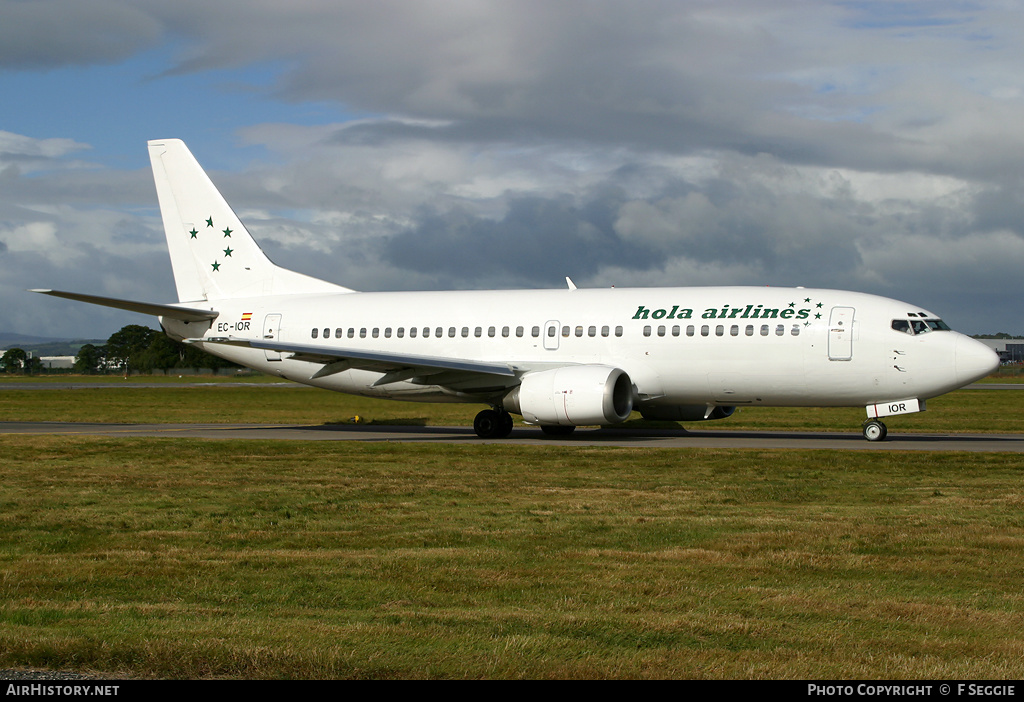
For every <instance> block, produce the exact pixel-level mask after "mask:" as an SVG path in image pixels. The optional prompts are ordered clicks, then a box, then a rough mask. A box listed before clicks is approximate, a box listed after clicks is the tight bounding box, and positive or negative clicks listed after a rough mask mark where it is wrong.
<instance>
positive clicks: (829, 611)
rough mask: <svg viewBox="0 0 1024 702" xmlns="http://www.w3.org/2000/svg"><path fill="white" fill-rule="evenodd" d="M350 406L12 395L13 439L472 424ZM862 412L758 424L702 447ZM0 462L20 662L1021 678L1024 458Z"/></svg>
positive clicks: (164, 454)
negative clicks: (239, 424)
mask: <svg viewBox="0 0 1024 702" xmlns="http://www.w3.org/2000/svg"><path fill="white" fill-rule="evenodd" d="M236 393H237V394H236ZM1019 395H1020V393H1018V392H1017V391H995V390H993V391H986V390H971V391H967V390H965V391H960V392H957V393H953V394H951V395H948V396H946V397H945V398H939V399H938V400H935V401H933V402H930V403H929V408H930V409H929V412H926V413H923V414H922V415H920V416H919V417H915V418H914V419H920V420H921V421H928V422H932V423H933V424H930V425H928V426H936V425H942V424H943V423H946V422H960V428H963V426H964V425H966V426H970V427H974V426H975V425H977V426H978V427H979V428H977V429H975V428H971V429H970V430H971V431H982V430H984V429H983V428H982V427H988V428H990V429H991V428H992V427H1001V429H998V430H1001V431H1008V432H1017V431H1019V430H1020V427H1021V426H1022V424H1021V423H1020V420H1021V416H1020V414H1021V408H1020V406H1021V405H1022V404H1024V396H1020V399H1017V398H1018V396H1019ZM353 400H354V401H355V402H356V403H357V404H355V405H353V404H344V403H343V402H346V401H353ZM335 402H339V403H342V404H332V403H335ZM359 402H363V401H362V400H359V399H358V398H350V397H347V396H341V395H335V394H332V393H327V392H321V391H315V390H306V389H284V388H278V387H263V388H252V387H247V386H245V387H218V388H184V387H173V386H172V387H168V388H165V389H143V388H136V389H132V390H121V389H103V388H96V389H90V390H74V391H55V390H41V391H21V390H3V391H2V392H0V419H19V418H21V419H29V418H38V419H57V418H60V417H58V416H54V415H57V414H60V413H62V412H67V413H69V415H72V416H73V415H74V414H75V413H80V412H83V411H91V412H94V413H96V414H99V415H101V416H103V417H114V419H101V420H99V421H261V422H263V421H275V420H270V419H268V418H267V417H276V418H277V419H276V421H280V422H315V423H321V422H323V421H332V420H344V419H345V418H346V417H347V416H351V415H352V414H356V413H365V414H366V415H367V416H369V417H370V418H371V419H375V420H378V421H387V422H391V421H405V420H408V419H422V420H423V421H424V422H425V423H460V422H464V421H466V420H465V419H460V417H469V418H470V419H471V418H472V414H473V413H475V411H476V409H477V408H475V407H471V406H458V405H407V404H401V403H379V406H378V405H377V404H375V405H367V406H364V405H360V404H358V403H359ZM435 410H436V412H437V414H435ZM389 412H393V413H394V414H387V413H389ZM445 412H451V413H453V414H444V413H445ZM761 412H763V413H764V415H763V416H760V417H757V416H756V415H757V414H758V413H761ZM846 412H850V413H852V414H851V415H850V416H849V417H847V416H845V415H844V413H846ZM233 413H237V417H238V418H232V417H231V416H226V415H232V414H233ZM458 413H463V414H462V415H459V414H458ZM772 413H775V414H772ZM29 415H31V416H29ZM752 415H755V416H753V417H752ZM215 417H216V418H215ZM118 418H120V419H118ZM175 418H176V419H175ZM861 418H862V411H861V410H849V411H847V410H792V413H790V411H788V410H787V411H779V410H757V411H754V410H748V411H745V412H742V413H740V414H738V415H736V416H734V417H733V418H731V419H729V420H725V421H723V422H719V423H708V424H707V426H708V427H711V426H714V425H715V424H717V425H719V426H721V427H722V428H737V427H738V426H747V425H746V424H744V422H757V423H758V424H756V426H763V427H765V428H767V427H782V426H785V427H790V428H791V427H792V426H794V425H797V426H803V427H807V428H837V425H843V423H844V422H845V423H846V424H845V426H840V427H839V428H846V429H850V430H856V428H857V427H858V426H859V423H860V421H861ZM896 419H898V418H894V420H893V421H892V422H890V428H891V429H892V430H894V431H895V430H899V429H906V430H909V426H910V423H909V421H908V422H906V423H905V424H899V423H897V421H896ZM906 419H907V420H909V419H910V418H906ZM95 420H96V419H95V418H94V421H95ZM735 420H739V423H737V422H736V421H735ZM850 422H852V423H850ZM897 427H899V429H897ZM701 428H702V429H703V428H705V427H704V425H701ZM922 430H925V429H922ZM929 430H930V429H929ZM0 451H2V455H3V460H2V461H0V666H2V667H47V668H60V669H71V670H81V671H90V670H91V671H100V672H102V673H105V674H107V675H126V676H131V677H160V678H202V677H235V678H520V677H525V678H661V677H665V678H771V679H779V678H790V679H804V678H811V679H853V678H859V679H895V678H914V679H923V678H927V679H939V678H942V679H954V678H955V679H966V678H976V679H977V678H985V679H1019V678H1021V677H1022V676H1024V640H1022V639H1021V638H1020V634H1019V632H1020V631H1021V630H1022V628H1024V591H1022V589H1021V585H1020V583H1021V574H1022V573H1024V457H1021V456H1020V454H998V453H992V454H984V453H970V454H967V453H963V454H961V453H947V452H941V453H940V452H936V453H917V452H894V453H886V452H858V451H849V452H842V451H810V450H807V451H770V450H673V449H628V448H626V449H616V448H607V447H600V448H589V447H555V446H546V447H545V446H541V447H532V446H514V445H476V446H472V445H471V446H465V445H458V446H455V445H446V446H421V445H394V444H370V443H367V444H362V443H358V442H330V443H321V442H285V441H279V442H272V441H266V442H263V441H230V440H218V441H203V440H181V439H112V438H93V437H79V436H76V437H66V436H63V437H48V436H23V435H22V436H16V435H8V436H3V437H0Z"/></svg>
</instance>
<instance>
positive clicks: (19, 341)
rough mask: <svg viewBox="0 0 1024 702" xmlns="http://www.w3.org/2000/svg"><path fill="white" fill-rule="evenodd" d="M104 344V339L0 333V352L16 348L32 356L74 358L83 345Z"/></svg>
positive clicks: (105, 341)
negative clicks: (57, 337)
mask: <svg viewBox="0 0 1024 702" xmlns="http://www.w3.org/2000/svg"><path fill="white" fill-rule="evenodd" d="M105 343H107V340H106V339H77V340H68V339H54V338H52V337H45V336H29V335H27V334H11V333H8V332H0V350H6V349H9V348H14V347H18V348H19V349H22V350H24V351H31V352H32V355H33V356H74V355H76V354H77V353H78V349H80V348H82V346H84V345H85V344H94V345H95V346H102V345H103V344H105Z"/></svg>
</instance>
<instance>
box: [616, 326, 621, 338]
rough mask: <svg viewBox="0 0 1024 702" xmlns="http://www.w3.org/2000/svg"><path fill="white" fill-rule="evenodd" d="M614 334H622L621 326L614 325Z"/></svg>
mask: <svg viewBox="0 0 1024 702" xmlns="http://www.w3.org/2000/svg"><path fill="white" fill-rule="evenodd" d="M615 336H622V327H621V326H618V327H615Z"/></svg>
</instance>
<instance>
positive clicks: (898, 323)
mask: <svg viewBox="0 0 1024 702" xmlns="http://www.w3.org/2000/svg"><path fill="white" fill-rule="evenodd" d="M922 316H924V315H923V314H922ZM892 328H893V329H894V330H896V331H898V332H903V333H905V334H911V335H916V334H925V333H927V332H930V331H950V328H949V325H948V324H946V323H945V322H943V321H942V320H941V319H909V320H907V319H894V320H892Z"/></svg>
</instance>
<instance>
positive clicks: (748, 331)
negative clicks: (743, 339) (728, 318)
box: [746, 324, 754, 336]
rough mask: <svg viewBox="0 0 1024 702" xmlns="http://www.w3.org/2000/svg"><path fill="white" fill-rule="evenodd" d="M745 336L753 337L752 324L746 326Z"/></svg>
mask: <svg viewBox="0 0 1024 702" xmlns="http://www.w3.org/2000/svg"><path fill="white" fill-rule="evenodd" d="M746 334H747V336H753V335H754V325H753V324H748V325H747V329H746Z"/></svg>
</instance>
